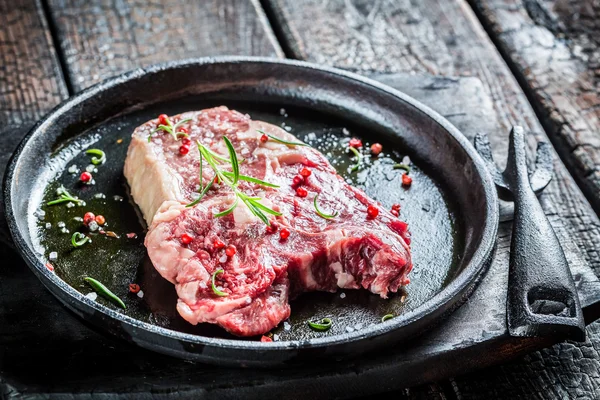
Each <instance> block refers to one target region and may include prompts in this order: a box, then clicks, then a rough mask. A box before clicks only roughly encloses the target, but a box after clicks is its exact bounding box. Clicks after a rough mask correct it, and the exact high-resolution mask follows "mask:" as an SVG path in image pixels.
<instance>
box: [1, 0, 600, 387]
mask: <svg viewBox="0 0 600 400" xmlns="http://www.w3.org/2000/svg"><path fill="white" fill-rule="evenodd" d="M168 3H169V4H168V5H165V6H162V5H160V6H157V2H148V3H146V2H140V1H138V2H133V1H124V2H109V1H106V2H99V1H91V2H89V1H85V2H84V1H56V0H52V1H49V4H47V5H46V7H45V9H44V7H42V5H41V4H38V3H36V2H34V1H26V0H21V1H18V2H14V1H8V0H3V1H0V11H2V15H0V21H2V22H3V25H2V29H0V46H1V49H2V60H3V61H2V62H3V65H2V66H0V93H1V94H2V96H1V97H0V107H1V109H0V118H1V119H0V122H2V123H3V124H2V125H3V128H2V129H1V130H0V133H1V136H0V137H1V138H2V139H0V140H11V141H12V142H11V143H16V141H17V140H18V138H19V137H20V136H21V135H22V132H24V130H25V129H26V127H28V126H29V125H30V124H31V123H32V122H33V121H35V119H37V118H38V117H39V116H40V115H41V114H43V113H44V112H45V111H47V110H48V109H49V108H51V107H52V106H53V105H55V104H56V103H57V102H58V101H60V100H61V99H62V98H65V97H66V96H67V95H68V92H67V89H66V88H67V87H69V88H70V89H71V92H75V91H78V90H80V89H82V88H84V87H87V86H89V85H90V84H92V83H95V82H97V81H98V80H101V79H104V78H106V77H109V76H112V75H114V74H117V73H119V72H122V71H124V70H128V69H131V68H134V67H139V66H144V65H148V64H151V63H154V62H159V61H167V60H170V59H174V58H177V59H178V58H187V57H198V56H206V55H216V54H227V53H229V54H253V55H266V56H282V55H283V53H282V51H281V48H283V50H284V51H285V53H286V55H288V56H292V57H296V58H300V59H307V60H310V61H314V62H318V63H323V64H329V65H335V66H338V67H341V68H346V69H351V70H357V71H359V72H364V73H370V72H400V71H401V72H416V73H423V72H425V73H430V74H437V75H446V76H452V75H462V76H475V77H478V78H479V79H480V80H481V82H483V89H484V91H485V93H486V95H487V96H489V98H490V99H492V100H491V104H490V106H491V107H493V108H494V109H495V110H496V114H497V115H498V121H497V125H496V126H497V130H496V131H494V132H490V135H491V138H492V143H493V145H494V151H495V154H496V155H497V156H498V159H500V160H501V159H503V158H504V157H503V156H504V155H505V149H506V143H505V142H506V141H505V139H506V137H507V133H508V127H509V126H510V125H511V124H513V123H519V124H521V125H524V126H526V127H527V129H529V130H531V131H532V132H534V133H535V135H532V140H531V143H530V144H531V145H532V146H533V141H534V139H533V136H535V139H544V138H546V134H545V132H544V130H543V128H542V126H541V125H540V123H539V121H538V119H537V117H536V115H535V113H534V111H533V109H532V107H531V105H530V104H529V102H528V100H527V98H526V96H525V95H524V93H523V91H522V90H521V88H520V87H519V85H518V83H517V82H516V80H515V78H514V77H513V75H512V74H511V72H510V70H509V69H508V67H507V65H506V64H505V63H504V61H503V60H502V58H501V56H500V55H499V53H498V52H497V50H496V49H495V47H494V45H493V44H492V43H491V41H490V40H489V38H488V36H487V34H486V33H485V31H484V29H483V27H482V26H481V24H480V23H479V21H478V20H477V18H476V16H475V14H474V13H473V11H472V10H471V8H470V7H469V5H468V4H467V3H466V2H465V1H464V0H452V1H447V0H438V1H433V0H427V1H418V2H416V1H412V2H410V1H407V0H406V1H394V2H392V1H374V2H372V1H366V0H365V1H341V0H335V1H329V2H321V1H306V0H301V1H298V0H289V1H283V0H273V1H270V2H266V1H265V2H264V5H265V8H266V10H267V12H268V14H269V16H270V17H271V18H270V20H271V23H270V24H269V21H267V19H266V18H265V16H264V13H263V11H262V8H261V6H260V4H258V2H256V1H254V2H249V1H242V0H240V1H227V2H220V1H207V2H196V3H192V4H188V3H187V2H183V1H170V2H168ZM184 3H185V4H186V5H185V6H184V5H183V4H184ZM490 3H492V2H490ZM531 3H549V2H543V1H537V2H533V1H532V2H531ZM589 3H591V2H589ZM542 5H543V4H542ZM77 10H85V12H84V13H83V16H82V14H79V15H75V11H77ZM48 13H49V14H50V15H51V18H50V25H51V27H52V28H53V35H52V34H51V33H50V30H49V29H48V24H47V22H46V21H45V18H46V17H47V14H48ZM45 15H46V16H45ZM503 29H505V28H503ZM273 30H274V31H275V32H276V33H277V35H278V37H279V39H280V42H279V44H278V42H277V41H276V39H275V36H274V35H273ZM52 36H54V39H55V43H57V44H58V47H59V56H58V57H57V56H56V53H55V52H54V48H53V43H52ZM174 43H175V44H174ZM169 45H170V47H169ZM509 54H510V53H509ZM58 59H60V60H61V62H62V66H63V67H64V69H63V71H64V74H65V76H66V80H63V79H62V73H61V70H60V69H59V62H58V61H57V60H58ZM534 104H535V103H534ZM592 110H593V108H592ZM459 117H460V116H459ZM454 122H455V123H457V122H456V121H454ZM596 127H597V123H596ZM548 132H549V133H550V134H552V135H553V137H554V136H555V134H554V133H553V132H551V131H550V130H549V131H548ZM591 132H592V131H591V130H590V135H589V137H590V139H589V140H590V141H591V140H592V139H591V138H593V137H594V136H593V135H592V134H591ZM8 137H10V138H8ZM5 138H8V139H5ZM577 138H585V136H577ZM596 140H597V139H596ZM579 143H585V142H583V141H581V142H578V143H577V144H576V145H575V147H577V145H578V144H579ZM592 143H593V142H592ZM580 147H582V148H583V147H585V146H580ZM578 154H579V153H577V152H561V155H562V156H563V158H564V159H565V160H566V161H567V164H568V165H569V166H575V165H576V163H577V162H579V161H578V158H577V157H578ZM1 156H2V157H6V155H5V154H2V155H1ZM555 164H556V168H557V173H556V176H555V179H554V180H553V183H552V184H551V186H550V187H549V188H548V189H547V190H546V191H545V192H544V195H543V199H542V200H543V205H544V208H545V210H546V212H547V213H548V214H549V215H550V216H551V217H552V222H553V224H554V226H555V228H557V229H558V231H559V234H560V235H563V237H565V238H569V240H571V241H572V243H573V245H572V247H573V248H576V247H578V248H579V249H581V258H582V261H583V262H585V263H586V264H587V265H589V266H590V267H592V268H593V270H594V271H596V273H598V272H600V257H599V254H598V251H599V246H600V224H599V221H598V218H597V216H596V214H595V213H594V212H593V211H592V209H591V207H590V206H589V204H588V203H587V202H586V200H585V199H584V197H583V196H582V194H581V192H580V190H579V188H578V187H577V185H576V184H575V183H574V181H573V179H572V178H571V177H570V175H569V174H568V172H567V170H566V169H565V167H564V166H563V164H562V162H560V161H557V162H556V163H555ZM0 165H1V164H0ZM573 171H575V175H576V176H578V175H577V174H578V173H577V172H576V169H573ZM584 187H585V186H584ZM588 193H589V190H588ZM7 251H9V250H7ZM9 274H12V275H11V276H16V277H17V278H18V279H17V280H18V282H20V283H19V284H18V286H17V288H23V290H28V289H29V281H28V278H31V276H29V275H30V274H29V272H28V271H22V270H21V269H18V270H10V269H9ZM28 274H29V275H28ZM2 284H3V280H1V279H0V290H6V289H3V287H2ZM38 286H39V285H38ZM34 287H35V286H34ZM11 290H18V289H16V288H11ZM5 293H10V291H5ZM44 296H46V298H44ZM47 297H49V295H48V294H47V293H45V292H44V294H35V295H34V296H33V297H32V299H33V300H35V299H36V298H38V300H39V301H42V304H43V302H45V301H47ZM40 299H41V300H40ZM38 306H39V304H38ZM1 307H3V308H4V309H0V314H3V313H4V312H6V311H7V309H10V308H11V307H12V306H11V303H10V302H8V303H2V306H1ZM42 309H43V307H42ZM8 315H11V318H10V319H9V320H5V322H8V323H11V324H14V326H16V327H18V332H19V335H26V334H27V332H28V325H27V323H26V321H24V320H22V319H20V318H21V317H20V315H18V314H8ZM50 315H51V316H52V317H57V318H59V320H60V317H59V315H60V314H57V315H55V314H50ZM51 321H54V319H53V318H50V319H49V320H48V319H43V320H41V321H38V323H44V322H45V323H50V322H51ZM29 323H35V322H31V321H30V322H29ZM54 323H55V324H57V322H56V321H55V322H54ZM588 335H589V340H588V342H586V343H585V344H573V343H565V344H559V345H555V346H553V347H551V348H548V349H546V350H543V351H540V352H536V353H533V354H531V355H529V356H526V357H524V358H522V359H520V360H518V361H515V362H512V363H510V364H506V365H503V366H500V367H493V368H489V369H487V370H484V371H481V372H477V373H475V374H470V375H465V376H461V377H459V378H455V379H454V380H452V381H450V382H447V381H446V382H441V383H438V384H433V385H427V386H421V387H418V388H416V389H410V390H406V391H403V392H402V393H397V395H402V396H403V397H408V398H456V397H458V398H479V397H481V396H488V397H491V398H506V397H507V396H508V397H512V398H530V397H533V396H535V397H543V398H567V397H569V398H570V397H580V398H586V397H587V398H594V397H598V395H600V389H599V387H600V376H599V375H598V372H597V371H598V370H600V355H599V354H598V350H597V349H598V348H599V347H600V344H599V343H600V330H599V328H598V324H592V325H591V326H590V327H589V328H588ZM98 340H99V342H102V343H105V342H104V341H105V340H108V339H104V338H102V337H100V339H98ZM42 349H43V347H42ZM50 350H51V349H47V351H50ZM79 351H84V350H83V349H80V350H79ZM49 367H50V366H49ZM76 367H79V368H83V367H84V366H76ZM456 373H457V374H460V373H461V371H456ZM0 394H1V393H0Z"/></svg>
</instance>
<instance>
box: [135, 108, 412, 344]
mask: <svg viewBox="0 0 600 400" xmlns="http://www.w3.org/2000/svg"><path fill="white" fill-rule="evenodd" d="M187 118H190V119H191V120H190V121H189V122H186V123H184V124H182V127H184V128H185V129H186V130H187V131H188V132H189V139H190V140H191V141H192V143H195V142H196V141H199V142H200V143H202V144H203V145H205V146H206V147H208V148H210V149H211V150H212V151H214V152H215V153H218V154H220V155H222V156H223V157H228V153H227V148H226V146H225V143H224V141H223V136H226V137H227V138H228V139H230V141H231V142H232V144H233V147H234V148H235V151H236V154H237V155H238V157H239V159H240V160H243V161H241V162H240V164H239V166H240V174H244V175H247V176H251V177H254V178H258V179H261V180H264V181H267V182H270V183H273V184H276V185H279V187H278V188H269V187H265V186H261V185H259V184H255V183H251V182H242V181H240V183H239V186H238V187H239V189H240V190H241V191H242V192H244V193H246V194H248V195H252V196H256V197H260V198H261V199H262V200H261V202H262V204H264V205H266V206H268V207H271V208H272V209H274V210H276V211H279V212H280V213H281V214H282V215H281V216H277V217H276V216H270V218H271V219H270V221H271V227H268V226H267V225H266V224H265V223H264V222H262V221H261V220H260V219H258V218H257V217H256V216H255V215H254V214H252V213H251V212H250V210H249V209H248V208H247V207H246V206H245V205H244V204H243V203H242V202H240V203H239V205H238V206H237V207H236V208H235V210H234V211H233V212H232V213H231V214H228V215H226V216H223V217H214V214H216V213H218V212H221V211H223V210H226V209H227V208H229V207H230V206H231V205H232V203H233V201H234V200H235V194H234V193H233V192H232V191H231V189H230V188H229V187H228V186H225V185H223V184H220V185H219V184H216V185H213V187H212V188H211V190H209V191H208V192H207V193H206V195H205V196H204V197H203V198H202V200H201V201H200V202H199V203H198V204H197V205H195V206H194V207H186V204H188V203H190V202H192V201H193V200H195V199H196V198H197V197H198V190H199V188H200V181H199V167H200V165H199V162H200V158H199V156H198V152H197V150H195V145H192V148H191V150H190V152H189V153H188V154H186V155H181V154H180V153H179V152H178V149H179V147H180V146H181V140H175V139H174V138H173V137H172V136H171V135H169V134H168V133H164V132H161V131H159V132H155V133H153V134H152V132H153V130H154V129H155V128H156V127H157V123H158V121H157V120H151V121H148V122H147V123H145V124H143V125H141V126H140V127H138V128H137V129H136V130H135V132H134V133H133V137H132V141H131V144H130V146H129V150H128V154H127V159H126V162H125V169H124V173H125V177H126V178H127V181H128V183H129V186H130V189H131V195H132V197H133V199H134V200H135V202H136V203H137V204H138V206H139V208H140V209H141V211H142V213H143V215H144V218H145V219H146V221H147V222H148V225H149V230H148V234H147V236H146V240H145V245H146V247H147V249H148V255H149V257H150V259H151V261H152V263H153V264H154V266H155V268H156V270H157V271H158V272H159V273H160V274H161V275H162V276H163V277H164V278H165V279H167V280H169V281H170V282H172V283H173V284H174V285H175V287H176V290H177V294H178V297H179V299H178V302H177V310H178V312H179V313H180V315H181V316H182V317H183V318H184V319H186V320H187V321H189V322H190V323H192V324H197V323H201V322H208V323H214V324H218V325H220V326H221V327H223V328H224V329H226V330H227V331H229V332H231V333H233V334H235V335H239V336H253V335H259V334H263V333H266V332H268V331H269V330H271V329H272V328H274V327H275V326H277V325H278V324H279V323H280V322H281V321H282V320H284V319H286V318H288V317H289V315H290V306H289V299H290V298H293V297H295V296H297V295H299V294H300V293H302V292H307V291H316V290H320V291H329V292H334V291H336V290H337V289H338V288H347V289H360V288H364V289H367V290H370V291H371V292H373V293H375V294H378V295H380V296H381V297H384V298H385V297H387V295H388V293H389V292H396V291H397V290H398V289H399V288H400V287H401V286H403V285H406V284H408V282H409V279H408V277H407V274H408V273H409V272H410V270H411V269H412V263H411V256H410V248H409V244H410V236H409V233H408V229H407V225H406V224H405V223H404V222H402V221H401V220H399V219H398V218H397V217H395V216H394V215H392V214H391V213H390V212H388V211H387V210H384V209H383V208H382V207H381V206H379V205H378V204H377V203H376V202H375V201H374V200H372V199H370V198H369V197H368V196H367V195H366V194H365V193H364V192H363V191H361V190H359V189H357V188H354V187H352V186H350V185H348V184H347V183H346V182H345V181H344V179H343V178H342V177H340V176H339V175H338V174H337V173H336V171H335V170H334V168H333V167H332V166H331V164H330V163H329V161H328V160H327V159H326V158H325V156H324V155H323V154H321V153H320V152H319V151H317V150H316V149H314V148H312V147H309V146H293V145H286V144H283V143H280V142H277V141H275V140H273V139H269V140H267V141H266V142H265V141H263V140H261V137H262V136H263V133H262V132H265V133H267V134H270V135H273V136H275V137H277V138H281V139H283V140H286V141H290V142H298V139H297V138H296V137H294V136H293V135H291V134H290V133H288V132H286V131H285V130H283V129H281V128H279V127H277V126H275V125H271V124H268V123H265V122H261V121H253V120H252V119H251V118H250V117H249V116H248V115H245V114H241V113H239V112H237V111H234V110H229V109H227V108H226V107H216V108H212V109H206V110H201V111H197V112H186V113H183V114H180V115H176V116H173V117H171V121H172V122H173V123H176V122H177V121H180V120H182V119H187ZM151 134H152V138H151V140H148V136H149V135H151ZM304 168H306V169H308V170H310V172H311V173H310V176H308V177H306V178H304V182H303V183H302V184H301V187H302V188H304V189H306V191H307V193H308V195H307V196H306V197H300V196H298V195H297V193H296V189H297V186H296V185H293V184H292V181H293V179H294V177H296V176H298V174H299V171H300V170H302V169H304ZM202 172H203V176H202V182H203V184H202V186H205V185H206V184H208V183H209V182H210V181H211V180H212V179H213V178H214V172H213V171H212V169H211V168H210V166H209V165H208V164H207V163H206V162H204V164H203V168H202ZM316 195H318V203H319V208H320V209H322V210H327V212H332V213H333V212H336V213H337V216H336V217H335V218H331V219H325V218H322V217H321V216H319V215H318V214H317V213H316V211H315V208H314V205H313V200H314V198H315V196H316ZM369 205H375V206H377V207H378V208H379V214H378V215H377V217H375V218H369V217H368V214H367V208H368V206H369ZM282 229H287V230H288V231H289V232H290V235H289V237H288V238H287V239H285V240H284V239H281V237H280V232H281V230H282ZM184 234H186V235H189V236H190V237H191V238H192V240H191V242H190V243H184V241H182V235H184ZM223 245H224V246H225V247H224V246H223ZM227 247H230V248H233V249H235V254H233V255H231V256H228V255H227V254H226V248H227ZM220 269H222V270H223V272H222V273H218V274H217V275H216V281H215V284H216V286H217V288H218V291H221V292H223V293H225V294H226V295H225V296H219V295H218V294H216V293H215V291H214V290H213V287H212V277H213V274H215V272H216V271H218V270H220Z"/></svg>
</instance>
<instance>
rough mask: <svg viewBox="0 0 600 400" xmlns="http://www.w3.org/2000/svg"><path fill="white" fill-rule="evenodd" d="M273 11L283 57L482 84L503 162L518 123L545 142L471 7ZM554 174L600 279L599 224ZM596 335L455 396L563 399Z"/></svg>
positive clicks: (280, 4) (279, 5)
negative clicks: (535, 392)
mask: <svg viewBox="0 0 600 400" xmlns="http://www.w3.org/2000/svg"><path fill="white" fill-rule="evenodd" d="M268 11H269V13H270V14H271V15H272V16H273V17H274V19H275V20H276V21H277V26H278V31H279V34H280V36H281V37H282V38H284V40H285V43H284V44H283V46H284V48H286V49H288V51H289V53H290V54H292V55H293V56H294V57H296V58H300V59H305V60H310V61H315V62H319V63H324V64H328V65H333V66H337V67H341V68H346V69H350V70H355V71H360V72H371V71H378V72H389V71H405V72H423V71H427V72H431V73H435V74H440V75H462V76H475V77H478V78H479V79H481V81H482V82H483V84H484V87H485V89H486V92H487V93H488V94H489V95H490V96H491V97H492V99H493V100H494V107H495V108H496V110H497V112H498V115H499V117H500V118H499V123H498V127H497V130H496V131H494V132H489V134H490V136H491V141H492V145H493V147H494V153H495V154H496V155H498V156H499V157H500V156H501V155H505V154H506V143H507V140H506V138H507V134H508V131H509V128H510V126H511V125H512V124H519V125H522V126H524V127H525V128H526V129H527V130H528V131H530V132H532V135H530V137H529V147H530V150H531V151H533V149H534V146H535V142H536V141H537V140H548V137H547V136H546V134H545V132H544V129H543V128H542V126H541V124H540V122H539V121H538V119H537V117H536V114H535V112H534V110H533V109H532V107H531V105H530V104H529V102H528V100H527V98H526V96H525V95H524V93H523V91H522V90H521V89H520V87H519V84H518V83H517V81H516V79H515V78H514V77H513V75H512V74H511V72H510V70H509V68H508V67H507V65H506V64H505V63H504V61H503V59H502V57H501V56H500V54H499V53H498V52H497V50H496V49H495V47H494V45H493V44H492V43H491V41H490V39H489V37H488V36H487V34H486V33H485V31H484V29H483V27H482V26H481V25H480V23H479V21H478V20H477V18H476V16H475V15H474V13H473V11H472V10H471V8H470V7H469V6H468V4H467V3H466V2H465V1H464V0H457V1H446V0H425V1H416V0H415V1H409V0H402V1H385V0H380V1H366V0H365V1H352V0H346V1H344V0H331V1H328V2H320V1H316V0H271V1H270V2H269V7H268ZM555 169H556V172H555V177H554V180H553V181H552V183H551V184H550V186H549V187H548V188H547V189H546V190H545V191H544V194H543V195H542V203H543V206H544V208H545V210H546V213H547V214H548V215H550V216H551V217H552V219H553V220H555V221H556V220H561V221H562V222H563V223H564V224H565V230H564V232H563V235H567V236H569V237H572V238H573V239H574V240H575V241H576V243H577V245H578V246H579V248H580V249H582V251H583V253H584V254H583V256H584V257H585V258H586V260H587V261H588V262H589V263H590V265H591V266H592V267H593V268H594V270H595V272H596V274H598V273H599V272H600V256H599V246H600V222H599V220H598V218H597V216H596V214H595V213H594V211H593V210H592V208H591V207H590V205H589V203H588V202H587V201H586V200H585V198H584V197H583V195H582V193H581V191H580V190H579V188H578V186H577V185H576V183H575V182H574V180H573V179H572V177H571V176H570V175H569V173H568V172H567V170H566V168H565V166H564V165H563V164H562V162H561V161H560V160H559V159H558V158H556V161H555ZM598 326H599V325H598V324H594V325H592V326H591V327H590V328H589V330H588V334H589V339H588V342H586V343H585V344H582V345H580V344H573V343H565V344H559V345H556V346H554V347H552V348H551V349H547V350H545V351H543V352H537V353H534V354H533V355H530V356H528V357H526V358H524V359H521V360H520V361H518V362H516V363H513V364H510V365H508V366H502V367H494V368H492V369H489V370H488V372H487V373H482V374H471V375H468V376H466V377H462V378H458V379H456V380H454V382H453V388H454V390H455V395H456V396H458V397H459V398H462V397H469V396H473V397H476V396H477V395H481V394H484V395H485V394H490V395H491V394H492V393H493V391H494V385H496V387H499V388H502V387H504V388H506V387H510V388H512V390H511V393H512V394H513V397H527V396H528V395H530V394H531V392H530V391H529V390H528V388H529V387H530V386H537V387H538V388H540V390H541V389H542V388H544V387H549V386H554V389H553V390H554V391H555V394H552V393H550V394H549V395H548V398H561V396H560V395H559V394H560V393H565V392H567V391H568V388H569V386H571V385H574V384H575V382H577V381H578V380H581V377H582V375H585V374H579V373H574V372H573V371H576V370H578V369H579V367H580V363H581V364H590V363H591V365H593V366H595V367H598V366H599V365H600V353H599V352H598V351H597V350H596V349H597V347H598V343H599V342H600V333H599V332H598ZM533 360H539V361H538V362H536V363H532V361H533ZM540 363H542V364H545V365H548V366H552V368H551V369H550V372H548V373H547V374H546V373H541V372H542V371H543V369H542V368H539V365H540ZM524 370H527V371H530V373H529V374H528V379H530V380H531V383H530V384H528V385H525V384H523V378H522V374H523V371H524ZM536 371H537V372H538V373H536ZM457 372H458V371H457ZM585 376H586V377H587V378H586V379H587V382H588V383H589V385H586V386H580V387H579V388H578V389H579V391H580V392H581V393H583V395H584V396H588V397H589V398H594V397H597V396H596V394H597V392H596V391H597V390H598V387H600V377H598V375H597V374H588V375H585ZM556 378H560V379H556ZM498 380H501V381H502V384H500V383H499V382H498ZM499 390H502V389H499ZM498 394H500V392H499V393H496V395H498ZM495 397H498V396H495ZM500 397H502V396H500Z"/></svg>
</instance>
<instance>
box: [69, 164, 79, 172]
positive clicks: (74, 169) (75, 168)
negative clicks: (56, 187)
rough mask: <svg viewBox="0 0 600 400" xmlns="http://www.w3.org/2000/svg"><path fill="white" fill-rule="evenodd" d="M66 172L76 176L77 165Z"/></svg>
mask: <svg viewBox="0 0 600 400" xmlns="http://www.w3.org/2000/svg"><path fill="white" fill-rule="evenodd" d="M67 171H69V173H70V174H76V173H78V172H79V168H77V165H75V164H73V165H71V166H70V167H69V169H68V170H67Z"/></svg>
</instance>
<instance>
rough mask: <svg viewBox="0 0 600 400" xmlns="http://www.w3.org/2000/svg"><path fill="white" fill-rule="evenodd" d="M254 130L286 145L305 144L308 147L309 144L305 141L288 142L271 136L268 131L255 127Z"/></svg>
mask: <svg viewBox="0 0 600 400" xmlns="http://www.w3.org/2000/svg"><path fill="white" fill-rule="evenodd" d="M256 132H258V133H260V134H262V135H267V136H268V137H269V138H271V139H273V140H274V141H276V142H279V143H282V144H285V145H286V146H307V147H310V145H309V144H306V143H302V142H290V141H287V140H284V139H281V138H278V137H277V136H273V135H269V134H268V133H265V132H264V131H262V130H260V129H257V130H256Z"/></svg>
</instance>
